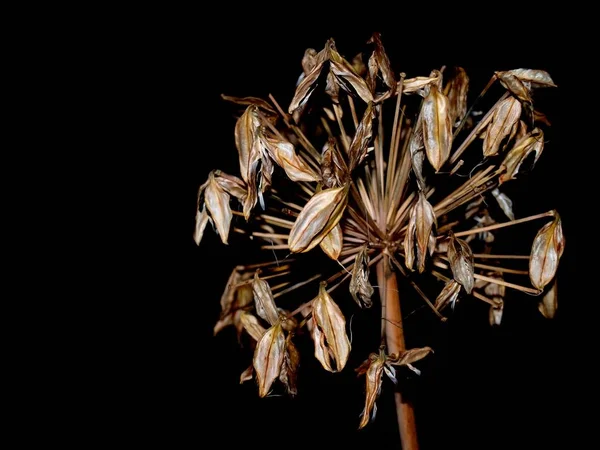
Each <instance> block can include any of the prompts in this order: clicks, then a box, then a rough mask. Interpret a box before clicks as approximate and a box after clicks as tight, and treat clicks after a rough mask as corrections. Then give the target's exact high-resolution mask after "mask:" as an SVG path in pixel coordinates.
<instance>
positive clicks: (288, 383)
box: [279, 334, 300, 397]
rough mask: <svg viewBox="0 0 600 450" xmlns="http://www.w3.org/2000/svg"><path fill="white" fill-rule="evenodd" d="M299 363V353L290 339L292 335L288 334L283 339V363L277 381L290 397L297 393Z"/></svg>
mask: <svg viewBox="0 0 600 450" xmlns="http://www.w3.org/2000/svg"><path fill="white" fill-rule="evenodd" d="M299 365H300V353H299V352H298V349H297V348H296V346H295V345H294V342H293V341H292V335H291V334H289V335H288V336H287V338H286V339H285V354H284V356H283V364H282V365H281V372H280V373H279V381H281V382H282V383H283V385H284V386H285V388H286V391H287V393H288V394H289V395H291V396H292V397H293V396H295V395H297V394H298V389H297V382H296V380H297V377H298V373H297V372H298V366H299Z"/></svg>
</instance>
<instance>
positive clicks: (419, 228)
mask: <svg viewBox="0 0 600 450" xmlns="http://www.w3.org/2000/svg"><path fill="white" fill-rule="evenodd" d="M436 226H437V221H436V217H435V212H434V211H433V207H432V206H431V203H429V202H428V201H427V198H426V197H425V195H424V194H423V193H422V192H419V197H418V199H417V201H416V203H415V204H414V205H413V207H412V209H411V212H410V219H409V222H408V230H407V231H406V236H405V238H404V252H405V262H406V267H408V268H409V269H410V270H414V269H413V262H414V258H415V250H416V258H417V264H418V268H419V273H423V271H424V270H425V260H426V257H427V253H428V252H430V253H431V246H430V240H431V239H430V238H431V236H435V227H436ZM415 243H416V245H415ZM434 247H435V246H434Z"/></svg>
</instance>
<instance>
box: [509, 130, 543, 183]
mask: <svg viewBox="0 0 600 450" xmlns="http://www.w3.org/2000/svg"><path fill="white" fill-rule="evenodd" d="M543 150H544V133H543V132H542V130H540V129H539V128H534V129H533V130H532V131H531V132H530V133H529V134H527V135H526V136H525V137H524V138H522V139H521V140H519V141H518V142H517V143H516V144H515V146H514V147H513V148H512V149H511V150H510V151H509V152H508V154H507V155H506V158H504V161H503V162H502V166H503V167H504V168H505V169H506V172H505V173H503V174H502V175H500V178H499V181H500V184H502V183H505V182H507V181H508V180H514V179H515V178H516V175H517V174H518V173H519V170H520V169H521V165H522V164H523V162H524V161H525V160H526V159H527V156H529V154H530V153H532V152H535V159H534V161H533V165H535V163H536V162H537V160H538V159H539V157H540V155H541V154H542V151H543Z"/></svg>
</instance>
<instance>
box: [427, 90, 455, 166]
mask: <svg viewBox="0 0 600 450" xmlns="http://www.w3.org/2000/svg"><path fill="white" fill-rule="evenodd" d="M449 107H450V105H449V103H448V97H446V96H445V95H444V94H442V93H441V92H440V91H439V90H438V88H437V86H436V85H432V86H431V87H430V89H429V94H428V95H427V96H426V97H425V100H424V101H423V107H422V111H421V112H422V115H423V116H422V117H423V141H424V144H425V152H426V154H427V159H428V160H429V163H430V164H431V165H432V166H433V168H434V169H435V171H436V172H438V171H439V170H440V169H441V168H442V166H443V165H444V163H445V162H446V160H447V159H448V157H449V156H450V146H451V145H452V122H451V121H450V119H451V118H450V115H449Z"/></svg>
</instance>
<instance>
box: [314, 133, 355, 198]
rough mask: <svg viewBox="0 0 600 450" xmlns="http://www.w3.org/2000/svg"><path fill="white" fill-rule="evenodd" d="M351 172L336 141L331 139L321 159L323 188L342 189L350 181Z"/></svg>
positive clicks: (324, 148)
mask: <svg viewBox="0 0 600 450" xmlns="http://www.w3.org/2000/svg"><path fill="white" fill-rule="evenodd" d="M348 176H349V171H348V166H347V165H346V161H344V157H343V156H342V154H341V153H340V151H339V149H338V148H337V145H336V143H335V139H333V138H329V140H328V141H327V143H326V144H325V146H324V147H323V155H322V158H321V179H322V183H323V187H324V188H325V189H327V188H337V187H341V186H342V185H344V184H345V183H346V181H347V180H348Z"/></svg>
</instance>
